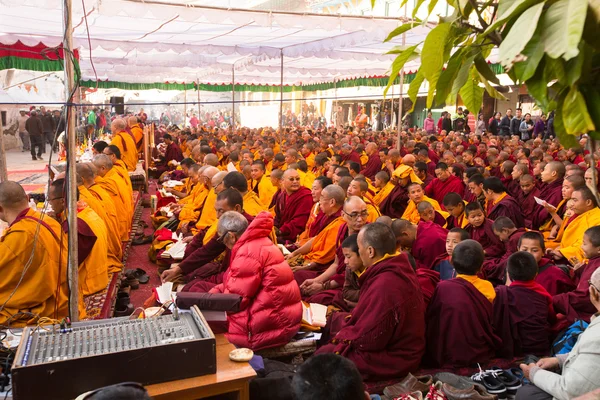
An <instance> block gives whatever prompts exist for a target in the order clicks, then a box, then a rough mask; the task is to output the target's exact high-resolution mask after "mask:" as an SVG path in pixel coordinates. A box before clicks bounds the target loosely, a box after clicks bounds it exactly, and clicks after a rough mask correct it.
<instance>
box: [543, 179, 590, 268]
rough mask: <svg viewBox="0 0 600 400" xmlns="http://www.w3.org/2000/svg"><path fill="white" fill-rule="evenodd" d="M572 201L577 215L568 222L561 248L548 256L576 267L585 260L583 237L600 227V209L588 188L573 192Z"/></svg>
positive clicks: (552, 251)
mask: <svg viewBox="0 0 600 400" xmlns="http://www.w3.org/2000/svg"><path fill="white" fill-rule="evenodd" d="M571 201H572V207H573V212H574V213H575V214H574V215H573V216H572V217H571V218H570V221H568V224H567V226H566V228H565V230H564V234H563V235H562V239H561V241H560V246H558V247H557V248H556V249H554V250H551V251H550V252H549V253H548V254H549V255H550V256H552V258H554V259H555V260H557V261H558V260H565V259H566V261H568V262H569V263H570V264H571V265H573V266H574V265H575V264H578V263H580V262H583V260H584V259H585V254H584V253H583V250H582V249H581V244H582V243H583V235H584V233H585V231H586V230H588V229H589V228H591V227H593V226H597V225H600V209H599V208H598V201H597V200H596V197H595V196H594V194H593V193H592V191H591V190H590V189H589V188H588V187H587V186H585V187H580V188H577V189H575V190H573V193H571Z"/></svg>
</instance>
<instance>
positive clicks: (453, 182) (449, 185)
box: [425, 175, 465, 210]
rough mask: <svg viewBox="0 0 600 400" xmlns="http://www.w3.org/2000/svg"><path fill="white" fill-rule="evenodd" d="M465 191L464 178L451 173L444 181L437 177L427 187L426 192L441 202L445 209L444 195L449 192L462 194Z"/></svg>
mask: <svg viewBox="0 0 600 400" xmlns="http://www.w3.org/2000/svg"><path fill="white" fill-rule="evenodd" d="M464 191H465V184H464V183H463V181H462V179H460V178H458V177H456V176H454V175H450V178H448V179H446V180H445V181H443V182H442V181H441V180H440V179H439V178H435V179H434V180H433V181H432V182H431V183H430V184H429V185H428V186H427V187H426V188H425V194H426V195H427V196H429V197H431V198H433V199H434V200H435V201H437V202H438V203H440V206H441V207H442V209H443V210H445V208H443V207H444V206H443V202H444V197H446V195H447V194H448V193H450V192H454V193H458V194H459V195H462V194H464Z"/></svg>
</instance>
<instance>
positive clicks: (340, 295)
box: [0, 129, 600, 381]
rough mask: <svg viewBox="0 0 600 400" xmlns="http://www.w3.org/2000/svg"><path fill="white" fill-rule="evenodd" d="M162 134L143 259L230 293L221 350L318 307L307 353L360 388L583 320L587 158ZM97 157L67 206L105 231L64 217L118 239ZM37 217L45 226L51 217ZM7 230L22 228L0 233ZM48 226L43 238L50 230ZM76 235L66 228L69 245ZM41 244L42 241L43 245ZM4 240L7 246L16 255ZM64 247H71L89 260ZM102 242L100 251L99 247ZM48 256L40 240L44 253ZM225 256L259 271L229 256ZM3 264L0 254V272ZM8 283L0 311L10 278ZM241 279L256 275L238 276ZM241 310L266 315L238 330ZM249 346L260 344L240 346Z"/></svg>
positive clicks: (418, 141) (506, 354) (56, 186)
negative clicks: (179, 245)
mask: <svg viewBox="0 0 600 400" xmlns="http://www.w3.org/2000/svg"><path fill="white" fill-rule="evenodd" d="M122 136H124V137H125V138H126V139H127V138H128V136H126V135H125V134H122ZM163 139H164V144H163V145H161V147H162V153H161V154H162V155H161V157H160V161H157V163H158V164H159V165H158V167H160V168H157V169H156V171H157V175H158V174H159V173H160V177H159V183H161V182H165V181H168V180H171V181H172V180H175V181H180V183H181V184H180V185H179V186H176V187H164V188H163V189H164V192H162V195H160V201H161V202H162V203H161V207H160V208H159V209H158V210H157V212H156V214H155V215H153V217H152V218H153V222H154V224H155V227H156V228H157V229H156V233H155V235H154V236H153V238H152V239H153V241H152V245H151V251H150V252H149V254H151V255H152V256H153V260H157V261H156V262H157V264H158V268H159V273H160V276H161V279H162V280H163V281H165V282H166V281H171V282H174V283H176V285H174V287H175V288H177V290H179V291H183V292H204V293H206V292H208V293H228V292H229V293H237V294H240V295H241V296H242V298H243V300H242V304H241V310H240V312H239V313H241V314H239V313H238V314H236V315H229V316H228V323H229V332H228V338H229V340H230V341H231V342H232V343H234V344H236V345H240V346H246V347H251V348H254V349H255V350H260V349H263V348H268V347H274V346H280V345H281V344H282V343H286V342H287V341H289V340H290V339H291V338H292V336H294V334H295V333H296V332H297V330H298V328H299V326H300V320H301V313H299V312H298V310H299V309H300V308H299V305H300V302H301V300H303V301H306V302H307V303H319V304H323V305H326V306H328V309H329V311H330V312H329V315H328V320H327V326H326V327H325V328H324V335H323V338H322V339H321V341H320V346H319V349H318V350H317V353H318V354H322V353H329V352H332V353H338V354H341V355H342V356H344V357H346V358H348V359H350V360H352V361H353V362H354V363H355V364H356V366H357V368H358V370H359V372H360V374H361V376H362V378H363V379H364V380H365V381H380V380H384V379H394V378H401V377H403V376H405V375H406V374H407V373H409V372H415V371H416V370H418V369H419V368H420V367H434V368H446V367H462V366H473V365H476V364H477V363H486V362H488V361H490V360H491V359H493V358H495V357H503V358H509V359H510V358H514V357H519V356H523V355H525V354H535V355H539V356H544V355H547V354H549V352H550V346H551V343H552V340H553V339H554V337H555V336H556V335H557V334H558V332H560V331H561V330H562V329H564V328H566V327H568V326H569V325H571V324H572V323H573V322H575V321H576V320H583V321H586V322H590V320H591V319H592V317H593V315H594V313H595V312H596V308H595V306H594V304H593V303H592V301H591V299H590V296H591V295H593V294H594V293H595V292H594V286H593V279H592V278H593V275H594V272H595V271H596V270H597V269H598V266H600V227H598V225H600V209H599V208H598V200H597V198H596V196H595V194H594V193H595V192H596V188H595V187H593V185H594V180H593V179H592V173H593V172H594V170H595V169H596V168H597V167H598V165H596V163H595V161H594V158H592V156H591V154H587V153H586V152H584V151H583V150H582V149H581V148H579V147H577V148H572V149H563V148H562V147H561V146H560V144H559V143H558V142H556V141H554V140H547V141H542V140H541V139H535V140H529V141H526V142H522V141H520V140H519V138H518V137H496V136H491V135H488V134H485V135H474V134H471V135H463V134H461V133H456V132H448V133H446V132H442V133H441V134H440V135H435V136H428V135H425V134H424V133H423V132H420V131H418V130H417V131H416V132H402V133H401V134H400V135H397V134H393V133H385V132H381V133H377V134H375V133H373V132H365V131H355V132H351V131H350V132H346V131H342V130H340V131H332V130H324V131H320V132H318V133H317V134H315V133H314V132H311V131H308V130H284V131H283V132H275V131H272V130H269V129H264V130H260V131H259V130H250V129H240V130H238V131H236V132H235V133H232V132H231V131H223V130H219V129H216V130H214V131H198V132H190V131H177V130H175V131H173V132H170V133H169V134H165V135H164V137H163ZM585 141H586V139H585V138H583V139H582V141H581V146H582V147H583V148H585ZM102 153H103V154H101V155H98V156H96V158H95V159H94V162H93V165H87V164H82V165H81V166H78V174H79V176H80V178H81V182H82V183H81V186H80V194H79V195H80V198H83V193H84V192H85V191H84V190H82V189H87V192H90V191H92V188H93V187H94V186H96V185H100V187H101V188H102V189H104V193H103V196H94V198H96V199H98V200H99V202H100V204H104V202H111V203H112V204H113V205H114V206H115V208H116V209H117V210H119V212H116V213H115V218H114V219H111V220H110V223H111V224H113V225H111V226H114V227H115V229H116V230H113V229H110V228H108V229H106V228H107V227H108V225H109V221H108V220H109V216H108V215H106V214H108V213H107V212H106V210H104V213H105V216H102V215H100V214H99V213H98V218H97V220H98V221H103V222H104V225H103V226H104V228H105V230H104V231H102V232H100V231H101V229H97V230H94V228H95V224H94V223H92V222H88V221H86V220H85V219H84V217H83V216H80V219H81V220H83V221H84V222H85V223H86V224H87V226H88V227H89V231H91V232H92V233H93V234H94V236H95V237H96V238H97V239H96V241H95V243H100V242H104V241H102V240H101V239H100V238H101V237H104V236H110V235H115V234H116V233H117V232H118V233H119V234H122V233H124V232H127V229H128V228H129V227H128V226H127V225H126V223H127V222H129V223H131V215H130V214H129V215H121V214H124V213H121V212H120V211H121V210H127V211H128V212H129V213H130V212H131V211H132V210H131V207H130V206H131V202H130V201H128V200H130V195H129V194H130V193H131V192H130V191H127V190H128V188H126V183H123V182H122V181H123V179H122V174H120V173H119V171H118V169H117V167H116V165H117V163H118V160H119V159H120V158H122V153H121V151H120V149H119V148H118V147H117V146H115V145H112V146H108V147H107V148H106V149H104V150H102ZM596 156H597V155H596ZM111 157H114V159H111ZM124 170H125V171H126V168H124ZM121 172H122V171H121ZM125 175H126V174H125ZM119 179H121V180H119ZM90 183H91V184H90ZM5 185H6V184H5ZM10 185H12V186H11V188H12V189H11V190H12V192H14V193H13V194H12V195H10V196H9V195H4V192H5V191H4V190H3V191H2V192H3V193H2V194H0V207H2V208H1V210H0V211H1V213H0V217H2V219H3V220H6V221H7V222H9V223H11V224H12V225H11V228H10V229H9V230H8V231H7V233H5V236H4V237H3V242H2V243H0V244H1V245H5V242H6V238H8V237H10V235H11V234H15V233H17V231H18V232H23V234H22V235H29V236H31V237H33V234H32V233H31V229H34V228H35V227H36V221H34V220H30V219H23V216H21V217H19V216H20V215H21V214H23V213H29V212H30V211H28V210H27V207H26V206H27V202H26V201H25V203H22V201H23V199H26V197H24V192H23V193H21V192H22V189H20V191H19V190H18V189H19V188H17V187H16V186H15V185H16V184H12V183H11V184H10ZM64 185H65V184H64V181H56V182H55V183H53V185H52V186H51V189H52V195H51V196H50V200H51V201H57V202H58V201H62V199H61V198H60V194H61V193H64ZM17 186H18V185H17ZM16 192H19V193H16ZM165 193H166V194H167V195H165ZM54 194H56V197H55V198H54V197H53V195H54ZM83 200H85V199H83ZM16 204H19V205H18V206H16ZM23 205H24V206H25V207H23ZM88 205H89V207H90V208H93V207H92V205H91V204H88ZM127 206H129V208H127ZM52 207H53V208H54V209H55V210H56V211H57V214H56V218H57V219H58V221H59V222H57V223H56V224H58V223H60V222H61V218H63V219H64V215H62V214H63V212H62V209H60V205H57V206H56V207H55V205H54V204H52ZM101 208H102V207H101ZM5 209H6V210H13V211H11V212H8V214H7V213H6V212H5V211H4V210H5ZM16 211H18V212H16ZM234 214H235V215H237V217H236V216H233V215H234ZM111 215H112V214H111ZM34 217H35V218H39V215H38V216H34ZM127 217H129V218H127ZM46 219H47V218H45V219H44V220H46ZM15 221H16V222H15ZM49 221H50V222H51V223H52V224H54V225H56V224H55V223H54V222H55V221H54V220H49ZM23 224H29V225H31V226H30V227H27V226H25V227H23V228H21V229H20V230H17V229H14V228H15V227H17V226H18V225H23ZM54 225H50V223H49V226H50V228H52V229H49V231H52V230H53V229H54V230H55V231H56V232H55V233H56V235H61V234H62V233H61V232H62V230H61V229H60V228H56V227H54V228H53V226H54ZM97 225H98V226H99V227H100V226H102V224H100V223H98V224H97ZM57 226H58V225H57ZM27 229H29V231H27ZM11 230H12V231H13V232H11ZM41 230H43V229H41ZM81 231H83V233H82V232H81ZM87 231H88V230H86V229H83V228H80V232H79V236H80V237H82V236H85V233H86V232H87ZM26 232H29V233H28V234H26ZM44 233H49V232H46V231H44ZM172 233H177V234H181V235H182V236H183V241H184V242H186V243H187V247H186V250H185V255H184V257H183V259H182V260H181V261H178V262H174V261H169V259H168V258H167V259H166V258H162V257H157V254H158V253H160V252H161V251H163V250H164V248H165V246H166V244H168V243H170V241H171V238H172ZM45 236H46V240H47V241H48V242H51V239H52V238H53V235H52V234H50V233H49V236H48V235H45ZM23 237H27V236H23ZM39 237H42V235H41V234H40V235H39ZM59 237H60V236H59ZM15 239H16V240H17V241H18V243H15V244H14V246H15V248H18V247H19V246H24V245H25V240H23V239H21V238H19V239H17V238H16V237H15ZM81 242H82V243H83V245H80V254H84V255H85V254H91V253H92V252H94V249H92V250H89V249H87V248H85V247H84V248H81V247H82V246H85V243H88V241H86V240H85V239H82V240H81ZM105 242H106V243H105V245H104V246H105V247H103V248H108V249H109V250H110V243H109V242H110V240H109V238H107V240H106V241H105ZM30 243H31V242H30ZM249 243H253V245H252V246H249ZM254 244H256V246H257V248H255V247H254ZM58 245H59V244H58V243H56V246H54V247H52V246H50V247H47V246H46V245H44V246H43V247H44V249H45V251H48V252H50V250H48V249H53V248H55V250H56V254H60V247H58ZM88 247H89V245H88ZM99 249H100V247H99V248H98V249H96V250H97V251H101V250H99ZM273 249H277V251H274V250H273ZM15 251H16V250H11V254H12V253H15ZM253 251H255V252H256V253H255V256H246V255H245V254H246V253H252V252H253ZM21 252H22V250H21ZM6 253H7V252H6V251H3V252H2V254H3V255H2V256H0V257H6V256H5V254H6ZM107 253H108V254H109V255H110V251H107ZM15 254H16V253H15ZM242 254H244V255H245V256H244V257H249V258H248V259H257V260H262V261H261V262H260V263H258V264H254V263H251V262H246V263H241V262H240V261H239V260H240V258H241V257H242ZM22 257H25V254H23V255H22ZM109 258H110V257H109ZM54 259H56V262H57V263H59V264H60V260H59V259H58V257H50V258H49V260H54ZM24 261H27V260H25V259H24ZM10 262H11V261H10V260H6V261H5V260H4V259H0V268H4V267H6V265H7V264H8V263H10ZM38 263H39V261H38ZM24 264H26V262H24ZM42 264H43V263H42ZM107 264H110V262H109V261H107ZM32 265H35V260H34V263H32ZM81 265H82V267H81V270H80V271H81V272H80V281H83V282H85V283H86V284H87V285H89V290H90V291H93V290H94V289H95V288H96V286H94V285H95V284H97V286H100V283H99V281H98V282H96V279H98V280H99V279H100V277H103V278H104V277H105V275H106V273H105V272H106V271H107V270H109V268H108V267H107V268H106V269H103V270H102V271H100V270H99V268H98V270H96V269H95V268H96V266H94V267H92V265H87V266H86V263H85V261H82V262H81ZM118 267H120V266H118ZM36 268H41V266H36ZM48 268H54V265H53V266H48ZM54 271H60V268H59V267H55V268H54ZM267 271H268V273H267ZM11 273H12V274H14V276H13V277H12V278H11V280H10V282H7V283H3V284H2V285H3V286H2V288H1V289H0V300H2V296H5V297H6V295H5V294H4V293H7V295H10V290H11V288H14V286H15V284H16V281H18V279H19V277H20V274H21V272H20V271H18V270H15V271H11ZM59 275H60V272H59ZM257 275H258V276H261V277H262V279H249V277H256V276H257ZM597 275H598V274H596V276H597ZM81 276H83V278H81ZM58 280H60V276H59V278H58ZM55 281H56V280H55ZM49 283H51V282H49ZM25 284H27V285H38V284H39V282H36V278H31V279H30V281H29V282H25V281H24V282H23V283H22V285H25ZM80 285H82V283H81V282H80ZM57 287H60V285H57V284H56V282H55V283H54V285H53V286H52V284H51V285H49V289H52V290H49V291H48V293H47V295H46V297H45V299H44V300H43V301H38V303H39V304H36V305H35V307H37V308H34V305H30V304H27V302H26V299H28V298H30V297H28V296H23V299H21V301H25V303H23V304H20V303H18V302H17V300H18V299H17V297H20V296H13V297H12V298H11V299H10V302H9V303H11V305H12V306H11V308H10V309H9V308H8V307H6V308H4V309H3V310H2V311H1V312H0V316H2V317H3V318H5V320H6V319H8V318H11V314H10V313H9V311H10V312H12V313H15V312H19V310H23V309H28V310H35V314H36V315H40V316H42V315H46V314H48V313H49V312H50V311H52V312H54V315H57V316H60V314H61V312H63V314H64V310H62V309H61V307H55V305H57V304H59V303H60V304H61V305H62V304H63V303H62V300H63V299H62V298H59V297H60V295H64V293H62V292H61V291H59V290H57V289H56V288H57ZM82 288H83V289H82V290H86V289H85V287H84V286H82ZM269 290H273V291H278V292H279V293H284V294H285V295H283V296H272V295H270V294H269ZM23 292H26V291H25V290H23ZM58 292H60V293H58ZM17 293H20V292H17ZM57 293H58V294H57ZM271 294H272V293H271ZM23 295H25V293H23ZM281 298H284V299H285V301H280V299H281ZM59 300H60V301H59ZM256 302H259V303H258V306H260V307H259V308H258V309H260V310H271V314H270V315H272V316H273V317H271V318H269V317H268V316H267V317H264V321H261V323H258V322H257V321H252V320H251V318H250V317H251V316H252V315H253V314H254V313H255V312H254V311H255V310H257V308H256V307H257V303H256ZM50 308H52V309H50ZM5 310H6V314H4V313H5ZM61 310H62V311H61ZM253 310H254V311H253ZM50 314H52V313H50ZM50 314H48V315H50ZM5 315H6V317H4V316H5ZM240 321H241V322H240ZM0 322H1V320H0ZM23 322H26V321H23ZM273 332H275V333H277V334H273ZM261 335H262V336H261ZM254 336H256V337H260V339H256V341H254V340H249V338H250V337H254ZM599 366H600V365H599Z"/></svg>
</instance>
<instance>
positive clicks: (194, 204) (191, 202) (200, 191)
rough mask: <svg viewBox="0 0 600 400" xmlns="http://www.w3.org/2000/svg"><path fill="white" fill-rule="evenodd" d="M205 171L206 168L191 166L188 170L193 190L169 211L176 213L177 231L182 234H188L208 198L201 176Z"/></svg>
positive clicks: (203, 179)
mask: <svg viewBox="0 0 600 400" xmlns="http://www.w3.org/2000/svg"><path fill="white" fill-rule="evenodd" d="M206 169H207V167H201V166H200V165H198V164H195V165H192V167H191V168H190V178H191V179H192V181H193V182H195V184H194V188H193V189H192V191H191V192H190V195H189V196H187V197H184V198H183V199H181V200H179V202H178V203H177V204H176V205H171V210H173V211H174V212H178V216H177V218H178V219H179V226H178V229H179V230H181V232H183V233H187V232H188V230H189V229H188V226H190V225H191V226H194V225H195V224H196V222H197V221H198V218H200V211H201V210H202V207H203V206H204V202H205V201H206V197H207V196H208V188H207V187H206V185H205V184H204V183H205V178H204V177H203V176H202V175H203V173H204V171H205V170H206Z"/></svg>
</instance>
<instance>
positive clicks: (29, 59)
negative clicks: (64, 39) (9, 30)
mask: <svg viewBox="0 0 600 400" xmlns="http://www.w3.org/2000/svg"><path fill="white" fill-rule="evenodd" d="M73 53H74V55H75V63H76V64H78V60H79V51H78V50H74V51H73ZM64 56H65V52H64V50H63V47H62V44H60V45H58V46H56V47H48V46H46V45H45V44H44V43H42V42H40V43H38V44H37V45H35V46H27V45H25V44H23V43H21V41H17V42H15V43H14V44H2V43H0V70H3V69H23V70H28V71H43V72H52V71H62V70H63V69H64V67H63V60H64ZM76 68H78V66H76Z"/></svg>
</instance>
